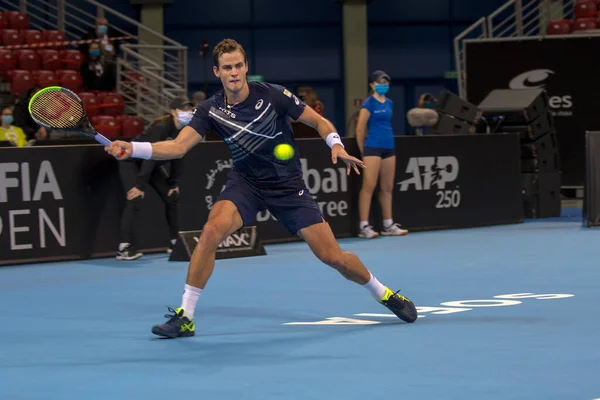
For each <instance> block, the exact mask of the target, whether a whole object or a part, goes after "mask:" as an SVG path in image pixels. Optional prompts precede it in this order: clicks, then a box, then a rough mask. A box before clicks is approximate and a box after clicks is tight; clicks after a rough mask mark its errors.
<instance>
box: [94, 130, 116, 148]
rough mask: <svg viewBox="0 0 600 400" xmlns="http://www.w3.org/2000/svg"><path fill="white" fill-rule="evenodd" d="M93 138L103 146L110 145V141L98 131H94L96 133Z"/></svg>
mask: <svg viewBox="0 0 600 400" xmlns="http://www.w3.org/2000/svg"><path fill="white" fill-rule="evenodd" d="M94 139H96V141H97V142H98V143H100V144H103V145H104V146H106V147H108V146H110V144H111V143H112V142H111V141H110V139H107V138H105V137H104V136H102V135H101V134H99V133H96V135H95V136H94Z"/></svg>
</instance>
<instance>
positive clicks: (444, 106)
mask: <svg viewBox="0 0 600 400" xmlns="http://www.w3.org/2000/svg"><path fill="white" fill-rule="evenodd" d="M435 111H437V112H438V113H440V114H448V115H450V116H452V117H454V118H457V119H459V120H462V121H467V122H469V123H471V124H472V123H475V122H476V121H477V120H478V119H479V118H480V117H481V110H480V109H478V108H477V107H476V106H475V105H473V104H471V103H469V102H466V101H464V100H463V99H461V98H460V97H458V96H457V95H455V94H454V93H452V92H450V91H448V90H442V91H441V92H440V94H439V96H438V99H437V103H436V107H435Z"/></svg>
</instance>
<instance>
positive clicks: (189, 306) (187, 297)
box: [181, 284, 203, 319]
mask: <svg viewBox="0 0 600 400" xmlns="http://www.w3.org/2000/svg"><path fill="white" fill-rule="evenodd" d="M202 291H203V290H202V289H200V288H197V287H193V286H190V285H188V284H186V285H185V287H184V290H183V298H182V299H181V308H183V315H184V316H185V317H188V318H189V319H193V318H194V312H195V311H196V303H197V302H198V299H199V298H200V295H201V294H202Z"/></svg>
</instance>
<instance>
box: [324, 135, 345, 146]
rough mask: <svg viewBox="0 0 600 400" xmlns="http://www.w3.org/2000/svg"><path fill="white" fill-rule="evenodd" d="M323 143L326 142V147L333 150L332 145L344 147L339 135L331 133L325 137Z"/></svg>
mask: <svg viewBox="0 0 600 400" xmlns="http://www.w3.org/2000/svg"><path fill="white" fill-rule="evenodd" d="M325 142H327V146H329V147H330V148H333V145H335V144H339V145H340V146H342V147H344V143H342V139H340V135H338V134H337V133H336V132H331V133H330V134H329V135H327V137H326V138H325Z"/></svg>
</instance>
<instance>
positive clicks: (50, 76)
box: [32, 70, 60, 88]
mask: <svg viewBox="0 0 600 400" xmlns="http://www.w3.org/2000/svg"><path fill="white" fill-rule="evenodd" d="M32 75H33V78H34V81H35V82H36V83H37V84H38V86H40V87H41V88H45V87H48V86H57V85H58V84H59V83H60V81H59V79H58V78H57V77H56V74H55V73H54V71H45V70H38V71H33V72H32Z"/></svg>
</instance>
